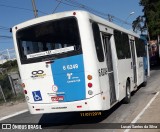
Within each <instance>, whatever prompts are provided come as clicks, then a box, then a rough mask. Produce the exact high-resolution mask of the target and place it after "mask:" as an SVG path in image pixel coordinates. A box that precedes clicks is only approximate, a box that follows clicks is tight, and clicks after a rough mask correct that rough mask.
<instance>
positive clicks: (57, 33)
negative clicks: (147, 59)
mask: <svg viewBox="0 0 160 132" xmlns="http://www.w3.org/2000/svg"><path fill="white" fill-rule="evenodd" d="M115 30H116V31H115ZM12 31H13V38H14V45H15V50H16V55H17V61H18V66H19V71H20V75H21V79H22V83H23V87H24V91H25V97H26V101H27V104H28V107H29V110H30V112H31V114H39V113H58V112H70V111H96V110H108V109H110V108H111V107H112V106H113V105H114V104H116V103H117V102H119V101H121V100H122V99H124V98H126V97H128V98H129V96H130V91H133V90H135V89H136V88H137V86H139V85H140V84H142V83H143V82H145V81H146V80H145V76H146V75H145V71H144V67H143V63H144V62H143V57H137V53H136V48H135V47H136V44H135V38H139V36H138V35H137V34H134V33H132V32H130V31H128V30H125V29H123V28H121V27H119V26H117V25H115V24H113V23H110V22H108V21H107V20H104V19H102V18H100V17H97V16H95V15H93V14H90V13H88V12H85V11H69V12H63V13H56V14H53V15H48V16H44V17H39V18H36V19H33V20H30V21H27V22H24V23H21V24H19V25H16V26H14V27H13V28H12ZM122 33H125V34H124V35H123V36H124V40H127V38H128V40H127V41H125V43H128V48H129V51H128V49H127V50H126V52H128V53H127V57H125V56H124V55H121V54H123V53H121V51H117V47H116V42H118V41H119V40H118V39H119V38H118V37H117V39H116V37H115V36H116V34H117V36H118V35H120V36H121V34H122ZM96 36H97V37H96ZM116 40H117V41H116ZM122 41H123V37H122ZM131 43H132V46H131ZM126 47H127V46H126ZM124 48H125V46H124ZM131 50H132V52H131ZM117 52H118V54H117ZM118 56H119V57H120V59H119V58H118ZM133 56H134V57H133ZM126 87H129V90H130V91H126ZM127 101H128V102H129V100H127Z"/></svg>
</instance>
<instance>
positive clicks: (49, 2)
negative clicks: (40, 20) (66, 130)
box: [0, 0, 143, 51]
mask: <svg viewBox="0 0 160 132" xmlns="http://www.w3.org/2000/svg"><path fill="white" fill-rule="evenodd" d="M58 1H60V0H35V3H36V7H37V10H38V17H40V16H44V15H48V14H52V13H53V11H54V10H55V9H56V10H55V12H54V13H56V12H62V11H68V10H80V9H81V8H78V7H73V6H69V5H66V4H63V3H61V4H60V5H59V6H58V7H57V5H58V3H59V2H58ZM73 1H76V2H79V3H81V4H83V5H86V6H87V7H90V8H92V9H95V10H96V11H99V12H102V13H105V14H111V15H113V16H114V17H116V18H118V19H121V20H124V21H127V23H130V24H131V23H132V21H134V20H135V19H136V18H137V17H138V16H140V15H143V12H142V9H143V7H142V6H140V5H139V1H140V0H73ZM62 2H65V0H62ZM56 7H57V8H56ZM32 10H33V8H32V0H0V51H2V50H5V49H12V48H14V45H13V41H12V33H10V31H9V28H12V27H13V26H14V25H17V24H19V23H22V22H25V21H27V20H30V19H34V13H33V11H32ZM81 10H84V9H81ZM132 12H134V14H132V15H130V13H132ZM106 18H107V17H106ZM113 23H116V24H118V25H120V26H123V27H124V28H126V29H129V30H131V28H132V26H131V25H128V24H125V23H124V22H121V21H116V20H114V19H113ZM2 36H7V37H2Z"/></svg>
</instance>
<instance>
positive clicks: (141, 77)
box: [137, 57, 145, 86]
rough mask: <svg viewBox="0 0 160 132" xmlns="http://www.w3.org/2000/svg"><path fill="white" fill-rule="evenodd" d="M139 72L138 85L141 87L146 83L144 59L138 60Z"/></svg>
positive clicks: (139, 58)
mask: <svg viewBox="0 0 160 132" xmlns="http://www.w3.org/2000/svg"><path fill="white" fill-rule="evenodd" d="M137 72H138V78H137V81H138V82H137V85H138V86H139V85H140V84H141V83H143V82H144V74H145V73H144V61H143V57H138V58H137Z"/></svg>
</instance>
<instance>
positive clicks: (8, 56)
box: [0, 49, 16, 64]
mask: <svg viewBox="0 0 160 132" xmlns="http://www.w3.org/2000/svg"><path fill="white" fill-rule="evenodd" d="M14 59H16V54H15V49H6V50H3V51H0V64H3V63H5V62H6V61H8V60H14Z"/></svg>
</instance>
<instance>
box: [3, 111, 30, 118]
mask: <svg viewBox="0 0 160 132" xmlns="http://www.w3.org/2000/svg"><path fill="white" fill-rule="evenodd" d="M25 112H28V109H25V110H22V111H19V112H16V113H14V114H11V115H8V116H4V117H1V118H0V121H3V120H6V119H8V118H11V117H13V116H17V115H20V114H23V113H25Z"/></svg>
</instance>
